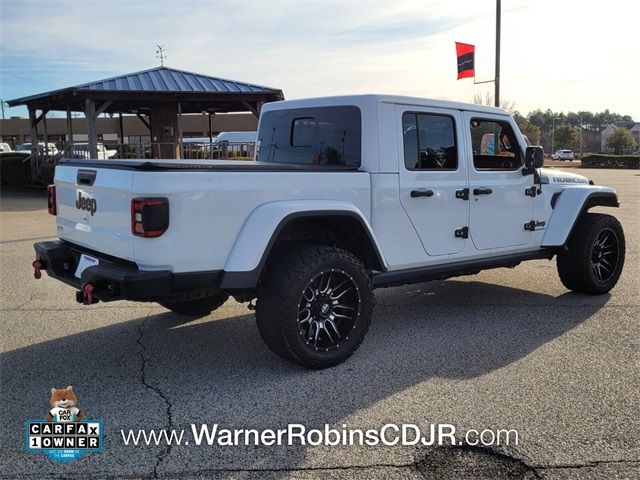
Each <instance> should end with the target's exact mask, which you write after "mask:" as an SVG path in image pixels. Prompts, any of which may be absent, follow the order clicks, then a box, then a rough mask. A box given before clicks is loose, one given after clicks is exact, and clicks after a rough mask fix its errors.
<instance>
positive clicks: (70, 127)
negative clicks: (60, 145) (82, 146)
mask: <svg viewBox="0 0 640 480" xmlns="http://www.w3.org/2000/svg"><path fill="white" fill-rule="evenodd" d="M67 150H68V152H69V153H68V155H69V156H73V154H72V152H73V121H72V120H71V107H69V105H67Z"/></svg>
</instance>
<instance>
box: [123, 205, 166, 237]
mask: <svg viewBox="0 0 640 480" xmlns="http://www.w3.org/2000/svg"><path fill="white" fill-rule="evenodd" d="M167 228H169V199H168V198H164V197H160V198H134V199H133V200H131V233H133V234H134V235H135V236H137V237H145V238H155V237H159V236H160V235H162V234H163V233H164V232H166V230H167Z"/></svg>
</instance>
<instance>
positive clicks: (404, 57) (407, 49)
mask: <svg viewBox="0 0 640 480" xmlns="http://www.w3.org/2000/svg"><path fill="white" fill-rule="evenodd" d="M495 4H496V2H495V1H494V0H450V1H442V0H433V1H431V0H420V1H393V0H386V1H376V0H366V1H355V0H343V1H324V0H315V1H308V2H307V1H286V0H282V1H280V0H262V1H252V0H245V1H243V2H240V1H214V0H206V1H202V0H189V1H184V2H181V1H179V0H153V1H146V0H138V1H133V0H129V1H121V0H110V1H104V0H102V1H93V0H79V1H77V0H60V1H56V0H0V40H1V42H0V45H1V46H0V98H2V99H3V100H7V99H13V98H18V97H21V96H26V95H31V94H35V93H41V92H46V91H49V90H53V89H57V88H62V87H67V86H71V85H76V84H80V83H86V82H90V81H94V80H99V79H102V78H107V77H110V76H114V75H120V74H124V73H130V72H134V71H139V70H144V69H148V68H152V67H154V66H157V65H159V60H157V59H156V45H157V44H160V45H163V46H164V48H165V51H166V56H167V59H166V61H165V65H167V66H169V67H174V68H179V69H183V70H188V71H192V72H197V73H202V74H206V75H212V76H217V77H222V78H229V79H233V80H239V81H245V82H249V83H256V84H260V85H267V86H271V87H275V88H280V89H282V90H283V92H284V94H285V97H286V98H287V99H294V98H304V97H319V96H328V95H343V94H355V93H386V94H397V95H410V96H417V97H430V98H439V99H447V100H456V101H464V102H469V101H471V99H472V98H473V95H474V94H475V93H476V92H477V93H480V94H481V95H485V92H493V84H492V83H487V84H481V85H474V83H473V79H462V80H456V76H457V74H456V56H455V46H454V42H455V41H460V42H465V43H471V44H474V45H476V80H477V81H482V80H490V79H492V78H493V75H494V54H495ZM639 19H640V3H639V2H637V1H636V0H608V1H607V2H601V1H599V2H595V1H593V0H582V1H579V0H503V1H502V45H501V49H502V55H501V65H502V67H501V80H500V90H501V98H502V99H506V100H508V101H509V102H513V103H515V107H516V109H517V110H519V111H520V112H522V113H527V112H529V111H531V110H534V109H537V108H541V109H543V110H545V109H547V108H551V109H552V110H554V111H564V112H567V111H580V110H589V111H594V112H595V111H602V110H604V109H609V110H611V111H615V112H618V113H620V114H623V115H624V114H628V115H631V116H632V117H633V118H634V119H635V120H638V121H640V88H639V86H640V78H639V77H640V62H639V61H638V59H639V58H640V36H639V35H638V27H639V23H638V21H639ZM5 113H6V115H7V116H9V115H26V110H25V109H24V108H12V109H8V110H7V111H6V112H5ZM60 115H61V114H60Z"/></svg>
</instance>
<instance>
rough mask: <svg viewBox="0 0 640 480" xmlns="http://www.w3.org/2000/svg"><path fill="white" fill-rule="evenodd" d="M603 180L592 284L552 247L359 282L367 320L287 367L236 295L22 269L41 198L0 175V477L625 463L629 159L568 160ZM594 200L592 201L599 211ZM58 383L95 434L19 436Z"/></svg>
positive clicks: (636, 224) (534, 468) (39, 227)
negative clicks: (470, 440)
mask: <svg viewBox="0 0 640 480" xmlns="http://www.w3.org/2000/svg"><path fill="white" fill-rule="evenodd" d="M573 171H574V172H576V173H582V174H585V175H587V176H589V177H590V178H592V179H593V180H595V182H596V183H597V184H602V185H611V186H614V187H615V188H617V189H618V192H619V196H620V200H621V202H622V206H621V208H620V209H617V210H610V213H613V214H615V215H616V216H617V217H618V218H619V219H620V220H621V222H622V224H623V226H624V229H625V234H626V238H627V258H626V266H625V270H624V272H623V275H622V277H621V280H620V283H619V284H618V286H617V287H616V288H615V289H614V290H613V291H612V292H611V294H609V295H603V296H599V297H590V296H584V295H579V294H574V293H570V292H568V291H566V290H565V289H564V288H563V286H562V285H561V283H560V281H559V279H558V277H557V274H556V270H555V261H552V262H548V261H535V262H529V263H525V264H522V265H520V266H518V267H516V268H515V269H499V270H491V271H485V272H482V273H480V274H478V275H473V276H469V277H462V278H457V279H451V280H447V281H438V282H431V283H425V284H419V285H411V286H406V287H398V288H390V289H386V290H378V291H377V292H376V300H377V305H376V310H375V315H374V319H373V323H372V327H371V330H370V333H369V335H368V337H367V338H366V339H365V342H364V344H363V345H362V347H361V348H360V350H358V352H357V353H356V354H355V355H354V356H353V357H352V358H351V359H350V360H349V361H348V362H346V363H345V364H342V365H340V366H338V367H335V368H332V369H328V370H324V371H319V372H316V371H307V370H303V369H301V368H298V367H296V366H294V365H291V364H288V363H286V362H284V361H282V360H280V359H279V358H277V357H275V356H274V355H272V354H271V353H270V352H269V351H268V350H267V348H266V347H265V346H264V345H263V344H262V342H261V341H260V339H259V337H258V333H257V331H256V328H255V320H254V317H253V314H252V313H251V312H250V311H249V310H248V309H247V308H246V305H243V304H238V303H235V302H233V301H229V302H227V304H225V305H224V306H223V307H222V308H221V309H219V310H218V311H216V312H214V313H213V314H212V315H210V316H208V317H205V318H200V319H197V320H192V321H189V320H186V319H185V318H183V317H180V316H178V315H175V314H172V313H170V312H168V311H166V310H165V309H163V308H161V307H159V306H156V305H155V304H148V305H147V304H134V303H128V302H117V303H110V304H102V303H101V304H97V305H94V306H91V307H83V306H80V305H78V304H76V303H75V301H74V294H73V291H72V289H70V288H68V287H66V286H64V285H63V284H61V283H59V282H56V281H52V280H51V279H49V278H47V276H46V275H44V276H43V279H42V280H40V281H35V280H34V279H33V276H32V274H31V270H30V264H31V261H32V259H33V249H32V244H33V243H34V242H35V241H39V240H42V239H46V238H48V237H52V236H53V235H54V234H55V225H54V221H53V218H52V217H50V216H48V215H47V213H46V211H45V209H44V208H42V207H43V205H44V197H42V196H41V195H39V194H35V193H33V192H15V191H14V192H11V191H9V192H6V191H4V192H3V193H2V199H1V203H2V205H1V210H2V211H1V212H0V232H1V233H0V262H1V263H0V267H1V272H0V273H1V275H0V281H1V282H2V284H1V291H2V296H1V298H0V315H1V319H0V321H1V333H2V334H1V337H2V345H1V347H2V352H1V354H0V368H1V387H2V388H1V392H0V401H1V404H2V406H3V413H4V415H3V417H4V419H3V421H2V422H1V423H0V434H1V442H0V443H1V447H0V448H2V462H1V465H0V475H1V476H2V477H3V478H45V477H58V476H64V477H65V478H89V477H99V478H108V477H126V478H139V477H144V478H147V477H154V476H158V477H169V478H227V477H236V478H243V479H244V478H295V479H307V478H336V479H343V478H407V479H414V478H425V477H426V478H464V477H468V476H470V475H473V476H474V477H475V478H510V477H516V478H559V479H564V478H638V476H640V421H639V419H638V412H639V411H640V396H639V394H638V385H639V384H640V346H639V340H638V339H639V338H640V327H639V325H638V319H639V318H640V302H639V300H638V292H639V291H640V288H639V287H640V280H639V278H638V277H639V276H638V272H639V264H640V258H639V254H640V243H639V242H638V237H639V235H640V215H639V212H640V174H639V172H638V171H637V170H635V171H633V170H581V169H578V170H573ZM603 211H606V210H603ZM67 384H72V385H74V389H75V390H76V391H77V393H78V397H79V404H80V407H81V408H82V410H84V411H85V412H86V414H87V416H89V417H91V418H101V419H102V420H103V422H104V428H105V449H104V452H103V453H93V454H87V455H84V456H83V457H81V458H80V459H79V460H77V461H76V462H73V463H68V464H65V463H56V462H53V461H51V460H49V459H48V458H47V457H45V456H44V455H40V454H29V453H27V452H26V451H25V446H24V442H25V439H24V421H25V420H26V419H28V418H40V417H42V416H43V415H44V413H45V412H46V411H47V409H48V399H49V394H50V388H51V387H54V386H55V387H63V386H66V385H67ZM192 423H194V424H201V423H206V424H209V425H211V424H214V423H218V424H220V426H221V427H225V428H255V429H262V428H273V429H278V428H283V427H285V426H286V424H287V423H300V424H304V425H305V426H306V427H307V428H308V429H310V428H323V426H324V425H325V424H329V425H330V426H332V427H334V428H340V427H341V426H342V425H346V426H347V427H350V428H361V429H368V428H374V427H375V428H379V427H381V426H382V425H384V424H386V423H415V424H419V425H428V424H430V423H448V424H452V425H455V426H456V427H457V432H458V433H460V432H464V431H466V430H467V429H471V428H473V429H477V430H482V429H515V430H517V431H518V433H519V444H518V445H517V446H516V445H509V446H500V447H491V448H484V447H483V448H471V447H464V448H463V447H436V446H434V447H417V446H414V447H410V446H406V447H400V446H396V447H379V446H378V447H356V446H334V447H327V446H318V447H311V446H292V447H287V446H272V447H264V446H261V447H255V446H238V447H231V446H223V447H221V446H195V445H193V442H192V444H191V445H181V446H173V447H171V448H166V447H164V446H157V447H156V446H152V447H146V446H145V447H143V446H138V447H134V446H125V445H124V444H123V441H122V439H121V436H120V430H121V429H139V428H149V429H150V428H154V429H161V428H173V429H183V428H184V429H187V430H189V431H190V424H192Z"/></svg>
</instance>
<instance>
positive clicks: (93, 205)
mask: <svg viewBox="0 0 640 480" xmlns="http://www.w3.org/2000/svg"><path fill="white" fill-rule="evenodd" d="M76 208H77V209H78V210H85V211H87V212H91V216H93V215H94V214H95V213H96V211H97V210H98V201H97V200H96V199H95V198H91V197H83V196H82V192H80V191H78V199H77V200H76Z"/></svg>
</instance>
